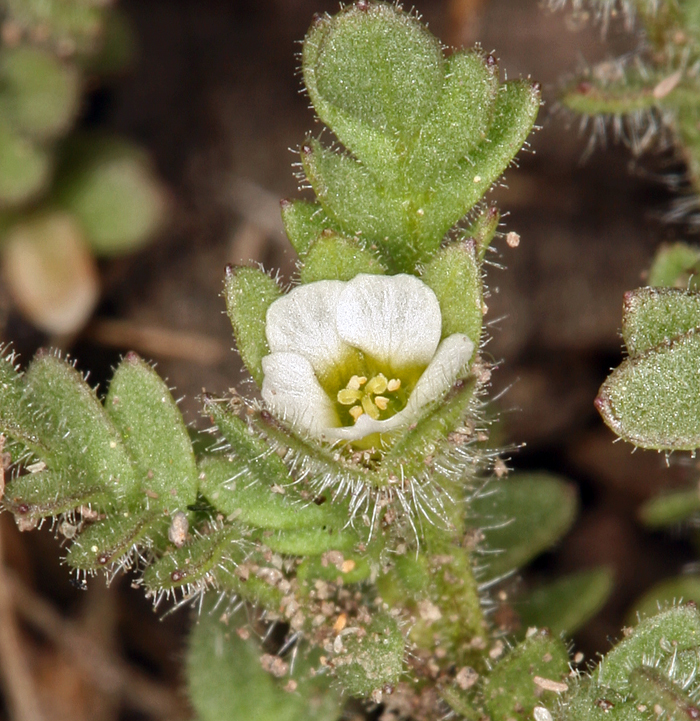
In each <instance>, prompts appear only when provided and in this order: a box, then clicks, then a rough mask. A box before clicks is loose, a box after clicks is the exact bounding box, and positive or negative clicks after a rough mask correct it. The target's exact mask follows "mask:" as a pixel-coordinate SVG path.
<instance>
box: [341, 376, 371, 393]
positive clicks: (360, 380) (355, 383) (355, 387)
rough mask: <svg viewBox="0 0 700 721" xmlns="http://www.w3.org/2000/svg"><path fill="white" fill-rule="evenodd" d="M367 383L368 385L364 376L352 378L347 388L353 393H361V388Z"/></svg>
mask: <svg viewBox="0 0 700 721" xmlns="http://www.w3.org/2000/svg"><path fill="white" fill-rule="evenodd" d="M365 383H367V379H366V378H365V377H364V376H352V377H351V378H350V380H349V381H348V384H347V386H345V387H346V388H349V389H350V390H351V391H359V390H360V386H363V385H364V384H365Z"/></svg>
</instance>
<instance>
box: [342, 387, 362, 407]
mask: <svg viewBox="0 0 700 721" xmlns="http://www.w3.org/2000/svg"><path fill="white" fill-rule="evenodd" d="M360 398H362V393H360V391H357V390H351V389H350V388H343V390H341V391H338V403H341V404H342V405H344V406H351V405H352V404H353V403H355V402H356V401H359V400H360Z"/></svg>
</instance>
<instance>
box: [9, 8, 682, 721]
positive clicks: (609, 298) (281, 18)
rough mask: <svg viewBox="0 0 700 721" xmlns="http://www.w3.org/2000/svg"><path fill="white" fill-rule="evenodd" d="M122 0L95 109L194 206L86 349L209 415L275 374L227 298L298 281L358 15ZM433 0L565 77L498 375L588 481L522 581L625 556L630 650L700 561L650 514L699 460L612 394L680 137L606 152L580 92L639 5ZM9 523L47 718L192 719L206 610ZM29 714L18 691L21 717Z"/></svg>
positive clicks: (185, 209)
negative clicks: (245, 269) (316, 69)
mask: <svg viewBox="0 0 700 721" xmlns="http://www.w3.org/2000/svg"><path fill="white" fill-rule="evenodd" d="M121 5H122V7H123V8H124V10H125V11H126V13H127V14H128V16H129V17H130V19H131V21H132V23H133V26H134V28H135V30H136V34H137V38H138V45H139V60H138V63H137V65H136V67H135V68H134V70H133V72H131V73H129V74H128V75H125V76H123V77H121V78H119V79H118V80H117V81H116V82H114V83H112V84H111V85H110V86H108V87H102V88H99V89H96V90H95V92H94V93H93V94H92V96H91V97H90V99H89V102H88V103H87V104H86V107H85V110H84V114H83V120H82V122H83V124H84V125H86V126H100V127H106V128H109V129H113V130H115V131H118V132H120V133H123V134H125V135H127V136H129V137H131V138H133V139H134V140H136V141H139V142H140V143H142V144H143V145H145V146H146V147H147V148H148V149H149V151H150V153H151V155H152V157H153V160H154V163H155V165H156V167H157V168H158V171H159V173H160V175H161V177H162V178H163V180H164V181H165V183H166V184H167V186H168V187H169V193H170V212H169V216H170V222H169V225H168V227H167V229H166V230H165V231H164V232H163V233H162V234H161V235H160V236H159V237H158V239H157V240H156V241H155V242H154V243H153V244H152V245H150V246H149V247H148V248H147V249H145V250H143V251H141V252H140V253H138V254H137V255H135V256H131V257H129V258H126V259H122V260H118V261H113V262H111V263H105V264H103V265H102V267H101V270H102V274H103V279H104V287H105V292H104V299H103V301H102V303H101V305H100V307H99V309H98V312H97V314H96V318H95V320H94V321H93V323H92V324H91V325H90V326H88V327H87V328H86V329H85V331H84V332H83V333H81V334H80V335H79V336H78V337H76V338H75V339H72V340H71V342H70V343H68V344H67V347H66V348H65V349H66V350H68V351H70V354H71V355H72V356H73V357H74V358H76V359H77V362H78V367H80V368H81V369H83V370H90V371H91V380H92V382H95V383H100V384H101V385H102V386H103V387H104V385H105V384H106V381H107V380H108V379H109V376H110V374H111V369H112V368H113V367H114V365H115V364H116V363H117V362H118V360H119V358H120V356H121V355H122V354H123V353H124V352H126V351H128V350H131V349H133V350H136V351H137V352H139V353H140V354H141V355H143V356H145V357H148V358H151V359H152V360H154V361H156V362H157V364H158V366H157V367H158V370H159V372H160V373H161V374H162V375H164V376H166V377H167V378H168V379H169V382H170V384H171V386H173V387H174V388H176V389H177V391H176V397H180V396H182V397H183V400H182V402H181V408H182V409H183V412H184V413H185V416H186V419H187V420H188V421H189V422H191V423H193V424H197V425H200V426H202V427H204V426H205V425H206V423H205V422H204V421H203V420H202V419H201V417H200V416H199V402H198V396H199V395H200V394H201V392H202V389H203V388H205V389H206V390H207V391H208V392H210V393H214V394H221V393H224V392H225V391H226V390H227V389H228V388H230V387H232V386H237V387H239V388H240V387H242V388H243V390H244V391H245V392H253V391H252V388H250V386H248V385H247V384H246V381H245V377H244V375H243V374H242V372H241V364H240V362H239V360H238V358H237V356H236V354H235V352H234V351H233V349H232V347H233V340H232V336H231V330H230V325H229V323H228V320H227V318H226V316H225V315H224V313H223V311H224V303H223V300H222V298H221V295H220V294H221V289H222V281H223V275H224V268H225V265H226V264H227V263H243V262H256V263H258V262H259V263H262V264H264V266H265V267H266V268H277V267H279V268H281V273H282V276H283V277H284V278H286V279H291V278H292V277H293V275H294V269H295V257H294V254H293V251H291V249H289V248H288V247H286V246H285V239H284V236H283V233H282V229H281V221H280V219H279V206H278V201H279V199H280V198H282V197H299V196H300V195H303V193H302V191H300V190H299V189H298V187H297V180H296V178H295V177H294V174H293V168H292V164H293V163H294V162H295V160H296V156H295V152H296V151H295V149H296V148H298V146H299V145H300V144H301V143H302V142H303V140H304V137H305V136H306V134H307V133H310V132H311V133H318V132H319V131H320V127H319V126H318V125H316V124H314V119H313V114H312V112H311V111H310V109H309V107H308V99H307V97H306V96H305V95H304V94H303V93H301V80H300V77H299V73H298V57H297V54H298V52H299V50H300V45H299V44H298V41H299V40H300V39H301V38H303V36H304V33H305V31H306V29H307V27H308V26H309V24H310V22H311V19H312V15H313V13H314V12H324V11H329V12H334V11H336V10H337V8H338V4H337V2H335V1H333V2H329V1H328V0H257V1H256V0H249V1H248V2H244V1H242V0H123V1H122V3H121ZM418 9H419V10H420V12H421V13H422V15H423V18H424V20H426V21H427V22H428V23H429V25H430V28H431V30H432V31H433V32H434V33H435V34H436V35H437V36H438V37H440V38H441V39H443V40H444V41H445V42H446V43H449V44H454V45H458V44H462V43H466V44H473V42H475V41H476V40H478V41H480V43H481V45H482V46H483V48H484V49H485V50H487V51H494V53H495V55H496V56H497V57H498V58H500V67H501V73H502V74H504V73H505V72H506V71H507V75H508V77H517V76H519V75H531V76H532V77H533V78H535V79H536V80H538V81H540V82H541V83H542V85H543V87H544V97H545V105H544V107H543V108H542V110H541V113H540V116H539V125H540V126H541V129H540V130H539V131H538V132H536V133H535V134H534V135H533V136H532V138H531V148H530V151H529V152H523V153H521V155H520V158H519V167H513V168H511V169H510V170H509V171H508V172H507V174H506V178H505V183H506V185H507V186H508V187H501V188H498V189H496V190H495V191H493V192H492V193H491V194H490V196H489V199H496V200H498V202H499V205H500V207H501V210H502V211H506V212H507V213H508V215H507V216H506V218H505V225H504V228H503V230H504V231H509V230H514V231H517V232H518V233H519V234H520V236H521V243H520V245H519V247H517V248H509V247H508V246H507V244H506V243H505V240H504V239H503V238H501V239H500V240H499V241H497V243H496V247H497V248H498V257H497V258H495V260H497V261H498V264H500V266H502V267H498V265H494V266H493V267H491V268H490V269H489V273H488V285H489V288H490V297H489V298H488V300H487V303H488V306H489V313H488V316H487V319H488V320H489V322H490V325H491V336H492V337H491V340H490V342H489V345H488V347H487V351H488V353H489V354H490V355H491V356H492V358H493V359H495V360H498V361H499V364H498V365H499V368H498V371H497V372H496V373H495V375H494V380H493V397H494V398H497V399H498V400H496V401H494V404H495V405H494V408H496V409H497V410H498V412H499V413H500V416H501V419H502V422H501V424H500V426H499V433H501V434H502V438H503V440H504V442H507V443H511V444H517V445H520V444H522V446H521V448H520V450H519V451H517V452H514V453H513V454H512V455H511V460H510V466H511V467H513V468H516V469H518V468H520V469H543V470H548V471H551V472H554V473H558V474H561V475H563V476H566V477H567V478H569V479H570V480H571V482H572V483H574V484H576V485H577V486H578V489H579V495H580V499H581V512H580V516H579V519H578V522H577V523H576V525H575V527H574V528H573V530H572V531H571V532H570V534H569V535H568V536H567V538H566V539H565V541H564V543H563V544H562V545H561V546H560V547H559V548H558V549H557V550H555V551H553V552H551V553H548V554H546V555H545V556H543V557H542V558H541V559H539V560H538V561H537V562H536V563H535V564H534V566H533V567H532V568H530V569H527V570H526V571H525V572H524V574H523V577H522V579H521V580H520V581H519V583H523V584H528V583H532V582H533V581H535V580H537V579H546V578H553V577H555V576H556V575H559V574H561V573H565V572H570V571H573V570H576V569H581V568H586V567H593V566H597V565H601V564H605V565H609V566H611V567H612V568H613V569H614V570H615V574H616V585H615V591H614V593H613V596H612V598H611V599H610V601H609V602H608V603H607V605H606V606H605V608H604V609H603V610H602V611H601V613H599V614H598V615H597V616H596V618H595V619H593V620H592V621H591V622H590V623H589V624H588V626H587V627H586V628H585V629H583V630H582V631H581V632H580V633H579V634H577V636H576V639H575V641H576V648H577V649H580V650H582V651H584V652H585V653H586V654H587V656H589V657H591V656H593V655H594V654H595V653H596V652H599V651H605V650H606V649H607V648H609V645H610V642H611V640H612V639H614V638H615V637H617V635H618V634H619V632H620V629H621V627H622V625H623V624H624V622H625V616H626V613H627V611H628V609H629V607H630V604H631V603H632V602H633V601H634V599H635V598H637V597H638V596H639V595H640V594H641V593H642V592H643V591H644V590H645V589H647V588H648V587H650V586H651V585H652V584H653V583H655V582H656V581H658V580H660V579H661V578H664V577H667V576H671V575H674V574H675V573H678V572H680V571H681V570H682V568H683V566H684V564H686V563H689V562H692V561H693V560H694V559H695V557H696V554H695V551H694V550H693V543H692V533H691V532H690V531H689V530H688V529H686V530H685V531H681V530H679V531H678V532H677V533H673V534H662V533H656V534H651V533H649V532H647V531H645V530H644V529H642V527H641V526H640V524H639V523H638V522H637V520H636V516H635V514H636V510H637V508H638V506H639V505H640V503H641V502H642V501H644V500H645V499H646V498H649V497H650V496H652V495H654V494H656V493H658V492H659V491H660V490H661V489H663V488H667V487H669V486H670V485H673V484H679V483H681V482H683V480H684V479H685V477H686V475H687V474H689V473H690V472H691V470H690V464H689V463H685V464H684V463H682V462H681V463H679V462H675V461H674V463H673V464H672V465H671V467H670V468H667V465H666V459H665V457H664V456H662V455H659V454H656V453H646V452H640V451H638V452H636V453H634V454H633V453H632V449H631V447H630V446H627V445H625V444H624V443H617V444H614V443H613V440H614V437H613V435H612V434H611V433H610V432H609V431H608V430H607V429H606V428H605V427H604V425H603V423H602V422H601V420H600V419H599V417H598V415H597V413H596V411H595V409H594V407H593V400H594V398H595V396H596V392H597V389H598V387H599V386H600V384H601V383H602V381H603V380H604V378H605V377H606V375H607V373H608V372H609V370H610V368H611V367H613V366H615V365H617V364H618V363H619V362H620V360H621V358H622V351H621V339H620V335H619V327H620V319H621V307H622V297H623V293H624V292H625V291H626V290H629V289H631V288H634V287H637V286H639V285H642V284H643V273H644V270H645V269H646V268H647V267H648V265H649V262H650V259H651V257H652V255H653V252H654V250H655V248H657V247H658V246H659V245H660V244H661V243H662V242H663V241H666V240H671V239H675V238H683V237H687V236H686V235H685V233H686V228H684V227H683V226H670V225H668V224H664V223H662V222H661V221H660V216H661V215H663V213H664V212H666V211H667V210H668V209H669V208H670V206H671V203H672V201H673V196H672V195H671V194H670V193H669V191H668V190H667V188H666V185H665V184H664V182H663V181H664V178H666V177H670V176H672V175H674V174H677V173H678V172H680V171H682V168H680V167H679V166H678V165H677V164H675V163H674V160H673V157H672V155H671V154H668V153H667V154H666V155H655V156H651V157H646V158H645V159H644V160H642V161H640V162H638V163H633V162H632V159H631V154H630V153H629V152H628V150H627V149H626V148H625V147H623V146H620V145H615V144H614V143H608V146H607V148H606V149H602V148H599V149H596V150H595V151H594V152H593V153H592V154H591V155H590V157H588V159H587V160H586V162H583V163H582V162H581V159H582V156H583V155H584V153H585V150H586V148H587V144H588V141H589V138H590V133H588V132H585V131H584V132H583V133H581V132H579V120H578V119H576V118H572V117H568V116H566V115H565V114H563V113H561V112H556V102H555V98H556V89H557V86H558V84H559V83H560V81H561V78H562V77H563V76H565V75H566V74H567V73H571V72H573V71H574V70H575V69H576V68H578V67H580V66H581V64H582V63H584V62H588V63H592V62H596V61H600V60H605V59H607V58H611V57H613V56H616V55H619V54H620V53H623V52H626V51H628V50H630V49H631V48H633V47H635V45H636V42H637V41H636V39H635V38H634V36H631V35H629V34H628V33H627V32H626V31H625V29H624V26H623V23H622V22H613V24H612V26H611V28H610V29H609V31H608V33H607V36H606V37H605V38H603V37H602V35H601V31H600V28H599V27H595V26H581V25H578V26H574V24H573V23H572V22H571V20H570V19H569V17H568V15H567V13H566V12H557V13H552V12H550V11H549V10H547V9H546V8H543V7H542V5H541V4H540V3H538V2H537V1H536V0H480V1H478V2H477V0H450V1H449V2H448V0H421V2H420V5H419V8H418ZM106 319H107V320H108V319H119V320H123V321H127V322H128V324H129V327H130V328H131V329H132V331H133V343H129V344H126V343H125V342H124V341H117V340H115V341H114V342H108V343H105V342H103V341H100V342H98V341H97V340H95V337H96V331H95V328H96V327H97V326H98V325H99V323H100V322H102V321H104V320H106ZM137 331H141V332H140V333H139V332H137ZM159 334H160V335H159ZM4 339H5V340H11V341H13V342H14V343H15V345H16V347H17V348H18V349H19V350H20V351H21V353H22V356H23V358H25V359H28V358H30V357H31V356H32V354H33V353H34V352H35V351H36V349H37V348H38V347H40V346H42V345H47V344H51V342H52V339H50V338H46V337H44V336H41V335H39V334H38V333H37V332H36V331H34V330H33V329H32V328H31V327H29V326H28V325H27V324H26V323H24V321H23V320H22V319H21V318H20V317H19V316H17V315H15V314H11V315H10V318H9V320H8V323H7V326H6V328H5V329H4ZM0 526H1V528H2V532H3V539H4V546H5V556H6V562H7V564H8V566H9V567H10V568H11V569H12V570H13V572H14V573H15V574H16V576H17V578H19V579H20V581H21V584H22V587H21V593H20V591H19V590H17V591H16V592H17V593H18V594H19V595H18V601H17V603H18V605H20V606H21V607H22V608H23V609H24V611H23V612H22V614H20V615H21V616H22V617H23V619H24V620H23V622H22V627H21V632H22V643H23V652H24V653H25V654H26V655H27V657H28V659H29V661H30V664H31V668H32V670H33V674H34V677H35V680H36V684H37V688H38V690H39V693H40V696H41V702H42V704H43V706H44V709H45V713H46V716H45V718H46V719H50V720H51V721H62V720H63V719H71V720H72V721H83V720H85V721H88V720H89V721H113V720H114V721H116V720H117V719H123V720H126V719H156V718H168V719H178V718H182V719H187V718H190V717H191V711H190V710H189V708H188V706H187V702H186V700H185V696H184V694H183V693H182V686H183V675H182V671H181V665H182V657H183V653H184V640H185V636H186V630H187V628H188V625H189V624H190V622H191V612H190V611H189V610H188V609H180V610H178V611H176V612H175V613H172V614H170V615H164V613H165V611H166V609H165V608H163V607H161V608H159V609H158V610H157V612H155V613H154V612H153V609H152V607H151V605H150V603H149V602H148V601H146V600H145V599H144V598H143V593H142V592H141V591H140V590H137V589H132V588H131V586H130V579H129V577H128V576H127V577H125V578H121V579H117V580H115V581H114V582H113V583H112V585H111V586H110V587H109V589H106V588H105V586H104V584H103V583H102V581H101V580H100V579H92V580H90V581H89V583H88V588H87V590H83V589H81V588H77V587H76V584H74V583H73V582H72V581H71V578H70V575H69V572H68V569H67V568H66V567H65V566H62V565H61V564H60V557H61V554H62V551H61V549H60V547H59V543H58V542H57V540H56V539H55V538H54V533H53V532H52V530H51V529H50V528H48V526H45V527H44V529H42V530H41V531H38V532H34V533H31V534H29V533H25V534H20V533H19V532H18V531H17V529H16V527H15V525H14V523H13V521H12V518H11V517H9V516H8V515H4V516H2V517H0ZM22 594H24V595H22ZM31 604H34V605H33V606H32V605H31ZM26 609H30V611H31V612H30V611H26ZM32 609H33V610H32ZM27 619H29V620H27ZM86 654H87V656H86ZM90 654H97V655H96V656H94V658H93V657H92V656H90ZM100 654H101V655H100ZM86 659H87V663H86ZM100 664H102V665H100ZM159 694H160V695H159ZM10 718H11V717H10V715H9V712H8V711H7V709H3V708H2V707H1V706H0V719H10Z"/></svg>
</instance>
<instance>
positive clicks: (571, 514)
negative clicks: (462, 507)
mask: <svg viewBox="0 0 700 721" xmlns="http://www.w3.org/2000/svg"><path fill="white" fill-rule="evenodd" d="M577 507H578V501H577V498H576V494H575V492H574V489H573V488H572V487H571V486H570V485H568V484H567V483H566V482H564V481H563V480H561V479H560V478H557V477H556V476H552V475H549V474H544V473H533V474H526V473H520V474H518V475H517V476H515V477H513V478H508V479H504V480H501V481H500V482H498V483H497V484H494V485H493V487H491V488H488V487H487V489H486V491H485V492H484V493H482V494H481V495H480V496H478V497H477V498H475V499H474V500H473V502H472V504H471V512H472V514H473V517H474V520H473V521H471V523H472V524H473V525H474V526H476V527H478V528H481V531H482V533H483V534H484V535H485V537H486V544H487V546H488V547H489V548H490V549H493V550H492V553H490V554H489V555H488V556H486V558H485V564H484V565H485V569H484V575H485V577H486V578H489V579H491V578H498V577H499V576H503V575H505V574H507V573H509V572H511V571H514V570H515V569H516V568H520V567H521V566H524V565H525V564H526V563H528V561H530V560H532V559H533V558H534V557H535V556H537V555H539V554H540V553H542V551H545V550H547V549H548V548H551V547H552V546H553V545H554V544H555V543H556V542H557V541H558V540H559V539H560V538H561V537H562V536H563V535H564V534H565V533H566V532H567V531H568V530H569V528H570V527H571V524H572V523H573V520H574V518H575V516H576V511H577Z"/></svg>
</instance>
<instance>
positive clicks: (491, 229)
mask: <svg viewBox="0 0 700 721" xmlns="http://www.w3.org/2000/svg"><path fill="white" fill-rule="evenodd" d="M500 222H501V214H500V212H499V211H498V208H497V207H496V206H495V205H487V206H484V207H482V208H481V210H480V212H479V213H478V215H477V216H476V218H475V219H474V221H473V222H472V223H470V224H469V225H468V226H467V228H466V229H465V230H464V232H463V233H462V237H463V238H466V239H468V240H469V239H471V240H473V241H474V242H475V243H476V251H477V257H478V258H479V262H480V263H481V262H482V261H483V260H484V256H485V255H486V251H487V250H488V248H489V246H490V245H491V241H492V240H493V239H494V237H495V235H496V232H497V231H498V224H499V223H500Z"/></svg>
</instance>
